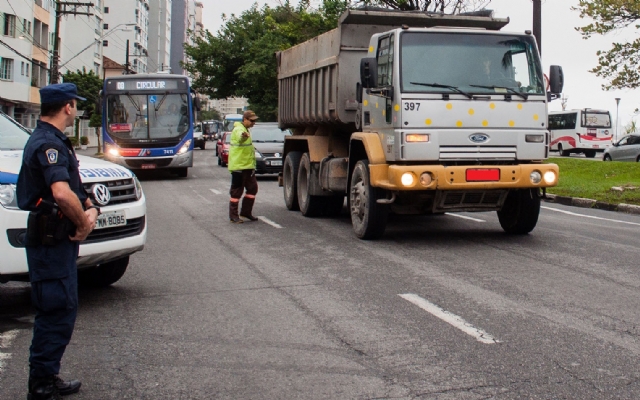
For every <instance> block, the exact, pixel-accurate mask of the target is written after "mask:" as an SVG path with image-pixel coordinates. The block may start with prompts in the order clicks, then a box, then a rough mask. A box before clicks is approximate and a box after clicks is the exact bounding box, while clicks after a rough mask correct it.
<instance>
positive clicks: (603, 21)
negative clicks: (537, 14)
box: [573, 0, 640, 90]
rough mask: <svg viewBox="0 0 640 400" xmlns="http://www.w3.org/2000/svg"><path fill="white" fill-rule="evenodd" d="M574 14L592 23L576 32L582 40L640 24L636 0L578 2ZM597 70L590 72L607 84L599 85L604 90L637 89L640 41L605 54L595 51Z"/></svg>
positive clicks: (639, 39) (615, 47)
mask: <svg viewBox="0 0 640 400" xmlns="http://www.w3.org/2000/svg"><path fill="white" fill-rule="evenodd" d="M573 9H574V10H578V11H580V17H581V18H585V17H589V18H591V19H593V20H594V22H592V23H590V24H589V25H587V26H583V27H580V28H576V29H577V30H578V31H579V32H580V33H581V34H582V36H583V37H584V38H585V39H588V38H590V37H591V36H592V35H595V34H598V35H605V34H607V33H609V32H615V31H619V30H622V29H624V28H627V27H629V26H631V25H634V24H635V28H636V29H637V28H639V27H640V24H638V21H639V20H640V2H638V1H637V0H580V1H579V4H578V6H577V7H574V8H573ZM596 54H597V55H598V64H599V65H598V66H597V67H595V68H593V69H591V70H590V72H593V73H594V74H596V75H597V76H599V77H602V78H605V79H606V80H607V81H608V82H607V83H605V84H603V85H602V88H603V89H604V90H610V89H622V88H631V89H635V88H638V87H640V71H639V70H638V64H639V63H640V38H637V39H635V40H634V41H632V42H626V43H617V42H616V43H613V45H612V48H611V49H610V50H608V51H601V50H599V51H597V53H596Z"/></svg>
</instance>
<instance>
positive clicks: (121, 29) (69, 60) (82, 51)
mask: <svg viewBox="0 0 640 400" xmlns="http://www.w3.org/2000/svg"><path fill="white" fill-rule="evenodd" d="M122 25H125V26H133V25H135V24H133V23H131V24H118V25H116V26H114V27H113V28H112V29H110V30H109V31H107V32H106V33H104V34H103V35H102V36H100V38H98V39H95V40H94V41H93V42H92V43H91V44H89V45H88V46H87V47H85V48H84V49H82V50H80V51H79V52H78V53H77V54H75V55H74V56H73V57H71V58H70V59H68V60H67V61H65V62H64V63H63V64H62V65H60V66H59V67H58V69H60V68H62V67H64V66H65V65H67V64H68V63H69V62H71V61H72V60H73V59H74V58H76V57H78V56H79V55H80V54H82V53H84V52H85V51H87V49H89V48H90V47H91V46H94V45H95V44H96V43H100V40H102V39H104V38H106V37H107V36H109V35H111V34H112V33H113V32H116V31H124V32H130V31H127V30H126V28H118V27H119V26H122Z"/></svg>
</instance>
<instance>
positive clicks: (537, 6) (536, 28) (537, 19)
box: [533, 0, 542, 54]
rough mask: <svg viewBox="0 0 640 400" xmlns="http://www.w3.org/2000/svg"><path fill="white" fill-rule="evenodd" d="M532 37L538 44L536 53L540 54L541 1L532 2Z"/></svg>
mask: <svg viewBox="0 0 640 400" xmlns="http://www.w3.org/2000/svg"><path fill="white" fill-rule="evenodd" d="M533 36H534V37H535V38H536V42H538V51H539V52H540V54H542V0H533Z"/></svg>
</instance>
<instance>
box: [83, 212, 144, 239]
mask: <svg viewBox="0 0 640 400" xmlns="http://www.w3.org/2000/svg"><path fill="white" fill-rule="evenodd" d="M144 225H145V217H140V218H132V219H129V220H127V224H126V225H123V226H114V227H113V228H104V229H94V230H93V231H92V232H91V233H90V234H89V236H88V237H87V239H85V241H84V242H82V243H83V244H84V243H100V242H106V241H107V240H116V239H123V238H126V237H131V236H136V235H139V234H140V232H142V230H143V229H144Z"/></svg>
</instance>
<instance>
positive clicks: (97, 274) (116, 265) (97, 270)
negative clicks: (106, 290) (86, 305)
mask: <svg viewBox="0 0 640 400" xmlns="http://www.w3.org/2000/svg"><path fill="white" fill-rule="evenodd" d="M128 265H129V256H127V257H124V258H120V259H117V260H114V261H110V262H108V263H104V264H102V265H98V266H97V267H94V268H90V269H86V270H81V271H80V272H79V274H78V278H79V279H78V280H79V282H80V284H81V285H87V286H91V287H107V286H109V285H112V284H114V283H116V282H117V281H118V280H120V278H122V276H123V275H124V273H125V272H126V271H127V266H128Z"/></svg>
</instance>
